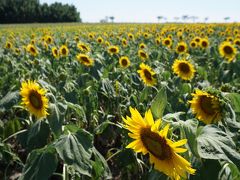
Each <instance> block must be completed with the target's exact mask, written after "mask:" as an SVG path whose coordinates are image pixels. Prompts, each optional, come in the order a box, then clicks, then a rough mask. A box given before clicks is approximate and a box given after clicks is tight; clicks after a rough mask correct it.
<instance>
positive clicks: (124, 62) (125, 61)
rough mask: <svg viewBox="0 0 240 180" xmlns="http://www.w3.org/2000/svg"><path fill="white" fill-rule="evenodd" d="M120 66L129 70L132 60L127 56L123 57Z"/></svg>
mask: <svg viewBox="0 0 240 180" xmlns="http://www.w3.org/2000/svg"><path fill="white" fill-rule="evenodd" d="M119 64H120V66H121V67H122V68H127V67H128V66H130V64H131V63H130V60H129V58H128V57H127V56H122V57H121V58H120V59H119Z"/></svg>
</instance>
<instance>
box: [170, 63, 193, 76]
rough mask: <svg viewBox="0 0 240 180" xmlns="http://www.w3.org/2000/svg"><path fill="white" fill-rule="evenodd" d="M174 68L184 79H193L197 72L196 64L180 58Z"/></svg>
mask: <svg viewBox="0 0 240 180" xmlns="http://www.w3.org/2000/svg"><path fill="white" fill-rule="evenodd" d="M172 70H173V72H174V73H175V74H177V75H178V76H179V77H180V78H182V79H183V80H191V79H192V78H193V77H194V73H195V72H196V70H195V68H194V66H193V65H192V64H191V63H190V62H189V61H187V60H179V59H176V60H175V61H174V63H173V65H172Z"/></svg>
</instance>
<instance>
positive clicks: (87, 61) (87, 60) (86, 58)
mask: <svg viewBox="0 0 240 180" xmlns="http://www.w3.org/2000/svg"><path fill="white" fill-rule="evenodd" d="M76 57H77V60H78V61H79V62H80V63H81V64H83V65H85V66H92V65H93V60H92V59H91V58H90V57H89V56H88V55H86V54H78V55H77V56H76Z"/></svg>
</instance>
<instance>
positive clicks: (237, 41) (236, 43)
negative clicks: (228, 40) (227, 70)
mask: <svg viewBox="0 0 240 180" xmlns="http://www.w3.org/2000/svg"><path fill="white" fill-rule="evenodd" d="M234 44H235V45H236V46H238V47H240V38H237V39H235V40H234Z"/></svg>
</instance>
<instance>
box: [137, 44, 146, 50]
mask: <svg viewBox="0 0 240 180" xmlns="http://www.w3.org/2000/svg"><path fill="white" fill-rule="evenodd" d="M146 47H147V46H146V44H144V43H141V44H139V48H140V49H145V48H146Z"/></svg>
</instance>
